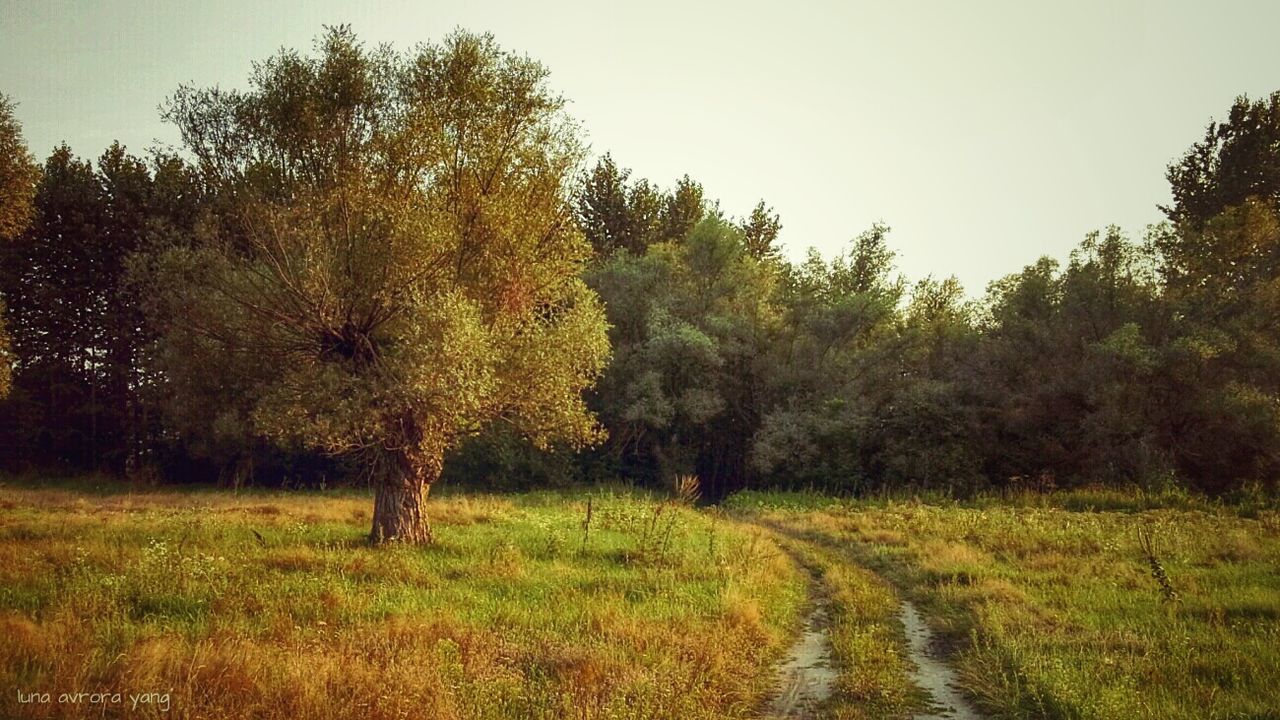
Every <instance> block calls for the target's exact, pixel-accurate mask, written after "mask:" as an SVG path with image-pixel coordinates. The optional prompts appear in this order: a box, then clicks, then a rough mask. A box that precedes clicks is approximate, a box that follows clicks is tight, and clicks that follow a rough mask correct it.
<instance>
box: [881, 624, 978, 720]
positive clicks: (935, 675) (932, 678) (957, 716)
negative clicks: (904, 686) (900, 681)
mask: <svg viewBox="0 0 1280 720" xmlns="http://www.w3.org/2000/svg"><path fill="white" fill-rule="evenodd" d="M900 616H901V618H902V624H903V626H905V627H906V629H907V647H908V651H909V656H910V659H911V662H913V663H915V665H916V670H915V672H914V673H912V676H911V679H912V680H914V681H915V683H916V685H919V686H920V687H922V688H924V690H925V691H926V692H928V693H929V695H930V701H931V704H932V705H933V708H932V709H931V710H930V711H929V712H927V713H922V714H918V715H914V716H912V720H982V715H980V714H978V711H977V710H975V709H974V707H973V705H971V704H970V703H969V701H968V700H966V699H965V698H964V696H963V695H961V694H960V691H959V690H958V689H957V687H958V686H957V683H956V673H955V670H953V669H952V668H951V666H950V665H948V664H947V663H945V662H943V661H942V660H940V659H939V658H938V657H937V656H936V655H935V654H934V644H933V631H931V630H930V629H929V626H928V625H926V624H925V622H924V618H923V617H921V616H920V611H919V610H917V609H916V606H915V605H912V604H911V603H909V602H906V601H905V600H904V601H903V603H902V610H901V611H900Z"/></svg>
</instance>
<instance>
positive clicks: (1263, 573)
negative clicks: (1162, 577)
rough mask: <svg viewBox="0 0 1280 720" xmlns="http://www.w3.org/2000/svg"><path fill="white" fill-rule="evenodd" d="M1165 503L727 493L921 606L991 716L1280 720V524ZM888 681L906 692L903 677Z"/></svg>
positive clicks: (742, 508)
mask: <svg viewBox="0 0 1280 720" xmlns="http://www.w3.org/2000/svg"><path fill="white" fill-rule="evenodd" d="M1090 493H1091V494H1090ZM1169 504H1171V505H1173V506H1174V507H1161V505H1160V503H1159V502H1157V501H1156V500H1155V499H1153V498H1151V497H1146V498H1134V497H1128V498H1126V497H1124V496H1123V494H1120V493H1113V492H1101V491H1088V492H1086V493H1080V492H1076V493H1062V494H1057V495H1044V496H1030V495H1027V496H1022V497H1020V498H1005V499H1000V500H994V499H992V498H978V499H975V500H973V501H970V502H967V503H957V502H951V501H941V502H938V503H936V504H933V503H922V502H916V501H911V502H903V501H895V500H889V499H882V500H878V501H869V502H855V501H850V500H835V499H831V498H823V497H821V496H814V495H806V494H777V495H765V494H759V493H753V494H745V495H742V496H739V497H736V498H734V499H733V500H732V502H731V506H732V507H734V508H735V509H736V510H737V511H738V512H739V513H744V514H749V515H752V516H757V517H761V518H764V519H767V520H768V521H771V522H774V523H777V524H779V525H780V526H782V527H785V528H789V529H790V530H791V531H792V532H796V533H804V534H805V537H806V538H807V540H808V541H809V543H810V544H811V545H812V546H813V547H815V548H818V549H820V551H821V552H825V553H828V554H829V555H835V556H837V557H838V558H839V559H840V561H844V562H848V563H851V564H852V565H854V566H856V567H861V568H869V569H872V570H874V571H876V572H877V573H878V574H879V575H880V576H882V577H884V578H887V579H888V580H889V581H890V582H891V583H892V585H893V586H894V587H895V588H896V589H897V591H898V592H899V593H902V594H904V595H906V596H908V597H910V598H911V599H912V600H914V601H916V602H917V603H919V604H920V605H921V607H922V608H924V609H925V610H926V612H927V613H928V614H929V615H930V616H931V617H932V618H933V621H934V622H933V624H934V626H935V630H937V631H939V632H940V633H942V635H943V637H944V638H945V639H946V640H947V641H948V642H949V644H950V645H951V646H952V647H953V648H954V649H955V652H956V662H957V664H958V666H959V669H960V672H961V676H962V678H963V679H964V681H965V684H966V686H967V689H968V690H969V692H970V693H971V694H972V695H973V696H974V697H975V699H976V700H977V701H978V702H979V704H980V705H981V706H982V707H984V708H985V709H987V710H988V711H989V712H990V713H991V714H992V715H993V716H995V717H1007V718H1027V717H1037V718H1081V719H1088V718H1098V719H1099V720H1101V719H1109V718H1152V719H1156V718H1159V719H1161V720H1164V719H1178V718H1186V719H1188V720H1191V719H1193V718H1195V719H1201V718H1204V719H1208V718H1256V719H1261V718H1276V717H1280V516H1277V514H1276V513H1275V511H1274V510H1268V509H1260V508H1259V507H1258V506H1257V505H1256V504H1255V505H1252V506H1250V507H1248V508H1245V509H1244V510H1243V511H1241V508H1238V507H1233V506H1229V505H1223V504H1221V503H1211V502H1208V501H1205V500H1201V499H1196V498H1189V497H1179V498H1175V499H1174V502H1171V503H1169ZM1100 507H1104V508H1111V509H1108V510H1098V509H1097V508H1100ZM1139 528H1144V529H1146V530H1147V531H1148V532H1151V533H1152V534H1153V535H1154V537H1155V538H1156V554H1157V556H1158V560H1159V562H1160V564H1161V566H1162V567H1163V568H1164V569H1165V571H1166V572H1167V575H1168V577H1169V580H1170V582H1171V583H1172V586H1173V589H1174V590H1175V591H1176V592H1177V593H1178V600H1177V601H1176V602H1168V601H1167V600H1166V599H1165V596H1164V594H1163V592H1162V590H1161V587H1160V585H1159V583H1158V582H1157V580H1156V579H1155V578H1154V577H1153V575H1152V568H1151V565H1150V563H1149V561H1148V559H1147V558H1146V556H1145V555H1144V553H1143V551H1142V549H1141V547H1140V543H1139V540H1138V531H1139ZM862 604H863V605H864V606H865V605H867V603H866V602H863V603H862ZM872 604H873V605H875V606H876V607H879V606H880V605H882V603H872ZM877 612H879V613H880V615H881V616H883V612H882V611H877ZM881 654H882V655H884V656H889V655H891V653H890V651H889V650H888V649H886V650H885V651H884V652H882V653H881ZM854 670H855V668H847V669H846V672H853V671H854ZM880 684H881V686H882V687H884V688H885V689H886V692H889V693H890V694H894V693H898V692H899V688H900V677H895V676H892V675H890V676H889V677H886V678H885V679H883V680H882V681H881V683H880Z"/></svg>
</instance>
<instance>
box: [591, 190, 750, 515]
mask: <svg viewBox="0 0 1280 720" xmlns="http://www.w3.org/2000/svg"><path fill="white" fill-rule="evenodd" d="M588 282H589V283H590V284H591V286H592V287H593V288H594V289H595V290H596V291H597V292H598V293H599V294H600V296H601V298H602V299H603V300H604V302H605V306H606V308H607V309H608V313H609V322H610V325H611V326H612V330H611V341H612V344H613V346H614V360H613V363H612V364H611V365H610V367H609V369H608V370H607V371H606V373H605V376H604V377H603V378H602V379H601V382H600V387H599V389H598V392H597V393H596V394H595V396H594V397H595V402H596V405H597V407H598V409H599V412H600V416H601V419H602V420H603V421H604V423H605V424H606V426H607V427H608V428H609V430H610V434H611V437H612V440H611V443H610V448H609V451H610V452H611V453H613V454H614V455H615V456H616V457H618V458H619V459H620V460H622V461H623V464H624V465H623V467H625V468H628V469H629V470H630V471H631V472H633V473H636V474H639V475H642V476H644V475H648V476H651V477H652V476H654V475H660V476H663V477H664V479H669V477H671V476H674V475H675V474H679V473H692V474H696V475H698V476H699V477H700V478H701V480H702V482H703V488H704V490H705V491H706V492H707V493H708V494H709V495H710V496H713V497H714V496H718V495H720V494H723V492H724V490H725V489H726V488H727V487H729V486H730V485H732V484H735V483H741V482H742V479H743V478H742V476H743V474H744V473H745V472H746V466H745V465H746V451H747V448H748V446H749V442H750V438H751V434H752V432H753V431H754V427H755V423H756V418H757V417H758V412H759V409H758V405H757V401H756V398H755V390H756V388H757V387H758V386H759V384H760V383H761V382H762V378H761V376H760V375H759V373H760V372H762V368H761V367H760V366H759V365H757V363H756V359H757V358H758V357H759V356H760V355H761V354H762V353H763V349H764V348H765V347H766V346H767V344H768V341H769V337H770V333H771V332H772V327H773V325H774V323H775V322H776V310H775V308H774V307H773V304H772V295H773V292H774V287H775V273H774V271H773V270H772V269H771V267H770V266H768V265H766V264H764V263H761V262H760V261H758V260H757V259H756V258H754V257H752V256H751V255H750V254H749V253H747V252H746V249H745V247H744V245H743V238H742V234H741V231H739V230H738V229H737V228H736V227H734V226H733V225H731V224H729V223H728V222H726V221H724V220H723V219H721V218H719V217H717V216H714V215H712V216H708V217H706V218H704V219H703V220H701V221H700V222H699V223H698V224H697V226H696V227H694V228H693V230H692V231H691V232H689V233H688V234H687V236H685V237H684V238H683V240H682V241H680V242H666V243H659V244H656V245H653V246H651V247H650V248H649V250H648V251H647V252H646V253H645V255H644V256H642V257H636V256H632V255H627V254H622V255H614V256H611V257H610V258H608V259H607V260H606V261H604V262H602V263H601V264H599V265H597V266H596V267H594V268H593V269H592V270H591V272H590V273H589V274H588Z"/></svg>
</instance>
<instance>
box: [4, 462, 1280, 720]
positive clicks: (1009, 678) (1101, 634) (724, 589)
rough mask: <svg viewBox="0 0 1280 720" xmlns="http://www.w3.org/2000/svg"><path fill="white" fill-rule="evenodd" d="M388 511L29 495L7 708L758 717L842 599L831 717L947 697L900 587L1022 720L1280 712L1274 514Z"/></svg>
mask: <svg viewBox="0 0 1280 720" xmlns="http://www.w3.org/2000/svg"><path fill="white" fill-rule="evenodd" d="M588 503H590V507H591V523H590V525H589V527H588V528H587V529H586V530H585V531H584V521H585V519H586V517H587V507H588ZM369 510H370V501H369V498H368V497H367V496H365V495H364V494H363V493H358V492H350V491H343V492H290V493H278V492H260V491H248V492H244V491H242V492H239V493H232V492H230V491H222V490H209V489H183V490H165V489H148V488H134V487H129V486H124V485H115V484H109V483H108V484H102V485H95V484H93V483H91V482H88V481H73V482H67V483H62V484H58V483H52V484H51V483H48V482H41V483H39V484H35V483H33V482H29V481H23V482H18V481H13V480H10V481H6V482H4V483H0V687H3V688H6V692H5V694H4V695H3V696H0V717H4V718H10V717H13V718H45V717H65V718H72V717H76V718H78V717H95V718H96V717H106V718H116V717H120V718H123V717H128V718H159V717H165V718H209V719H210V720H214V719H218V718H267V719H273V718H351V717H361V718H372V719H375V720H376V719H381V718H444V719H448V718H673V719H674V718H694V719H697V718H753V717H759V716H760V714H761V711H762V709H763V708H764V707H765V706H766V703H767V701H768V698H769V696H770V695H771V693H772V692H773V691H774V688H775V681H776V673H775V669H774V668H775V667H776V664H777V663H778V661H779V660H780V659H781V658H783V657H784V655H785V653H786V652H787V649H788V648H789V646H790V645H791V643H792V641H793V640H794V639H795V637H796V635H797V633H798V631H799V628H800V624H801V622H802V619H803V618H804V616H805V615H806V608H807V607H808V605H809V603H810V598H809V593H810V592H814V591H816V592H819V593H821V594H822V595H823V597H824V598H825V599H826V603H827V604H828V605H829V608H830V615H831V623H830V627H829V629H828V633H829V637H830V643H831V650H832V656H833V659H834V661H835V663H836V664H837V669H838V671H839V676H838V679H837V682H836V684H835V687H834V695H833V697H832V698H831V699H830V700H829V702H828V703H827V704H826V705H825V706H824V708H823V713H822V716H823V717H830V718H836V719H838V720H872V719H875V720H882V719H893V718H909V717H911V715H912V714H913V713H915V712H919V711H921V710H923V709H924V707H925V695H924V693H923V692H922V691H921V690H920V689H919V688H917V687H915V686H914V685H913V684H912V681H911V669H912V666H911V661H910V659H909V657H908V655H907V652H906V648H905V645H906V644H905V640H904V635H903V627H902V624H901V622H900V620H899V614H898V613H899V608H900V603H901V600H902V599H903V598H908V599H910V600H912V601H913V602H914V603H915V604H916V605H918V606H919V607H920V608H921V609H922V610H924V612H925V614H926V615H927V616H928V618H929V619H930V622H931V624H932V625H933V627H934V629H935V630H936V631H937V632H938V634H939V635H940V636H941V637H942V638H943V639H944V641H945V643H946V644H947V646H948V647H949V648H950V651H951V657H952V660H953V662H954V663H955V664H956V666H957V667H958V670H959V673H960V677H961V679H962V681H963V683H964V684H965V686H966V690H967V692H968V693H969V694H970V695H971V696H972V697H973V698H974V699H975V700H976V702H977V703H978V704H979V706H980V707H981V708H982V709H983V710H984V711H985V712H987V713H988V714H989V715H990V716H991V717H993V718H1055V719H1056V718H1063V719H1066V718H1071V719H1077V718H1078V719H1081V720H1085V719H1094V718H1096V719H1099V720H1101V719H1111V718H1152V719H1155V718H1161V719H1164V718H1171V719H1175V720H1177V719H1182V718H1185V719H1188V720H1189V719H1191V718H1197V719H1198V718H1240V719H1252V720H1261V719H1263V718H1277V717H1280V710H1278V708H1280V515H1277V514H1276V512H1275V511H1274V510H1268V509H1266V508H1257V507H1255V508H1242V507H1241V506H1223V505H1216V504H1211V503H1206V502H1203V501H1198V500H1195V499H1189V498H1178V497H1170V498H1160V499H1154V500H1153V499H1152V498H1150V497H1147V498H1138V497H1135V496H1130V495H1124V494H1105V493H1104V494H1099V495H1089V494H1087V493H1074V494H1069V495H1051V496H1032V495H1028V496H1022V497H1017V498H1004V499H1000V500H995V499H987V500H980V501H975V502H970V503H967V504H959V503H955V502H950V501H945V500H938V501H934V502H920V501H909V502H908V501H902V500H890V499H885V500H880V501H875V502H870V501H867V502H854V501H848V500H835V499H831V498H826V497H822V496H816V495H804V494H761V493H743V494H740V495H738V496H735V497H734V498H731V500H730V501H729V502H728V503H727V506H726V507H725V508H721V509H714V508H713V509H702V510H694V509H691V508H688V507H684V506H682V505H680V504H678V503H675V502H673V501H671V500H668V499H664V498H662V497H651V496H648V495H644V494H639V493H632V492H625V491H610V490H597V491H590V492H588V491H582V492H577V493H551V492H546V493H528V494H519V495H503V496H497V495H467V494H449V493H448V492H445V493H441V494H438V496H437V497H434V498H433V499H432V501H431V510H432V513H433V515H432V517H433V521H434V528H435V533H436V537H437V543H436V544H435V545H433V546H430V547H427V548H411V547H388V548H380V549H373V548H369V547H368V546H366V545H365V542H364V538H365V534H366V533H367V529H368V524H369ZM1140 534H1142V535H1145V537H1148V538H1150V539H1151V541H1152V542H1151V543H1150V544H1149V545H1147V546H1146V547H1147V549H1146V550H1144V545H1143V543H1142V542H1141V541H1140ZM1147 550H1153V551H1154V560H1155V563H1154V564H1153V563H1152V560H1153V554H1152V553H1151V552H1148V551H1147ZM1157 568H1158V571H1157ZM1157 576H1159V577H1157ZM1161 578H1163V580H1161ZM42 693H48V695H47V696H44V695H42ZM64 693H67V694H69V695H68V696H66V697H62V695H63V694H64ZM76 693H85V695H80V696H77V695H75V694H76ZM93 693H100V694H99V695H93Z"/></svg>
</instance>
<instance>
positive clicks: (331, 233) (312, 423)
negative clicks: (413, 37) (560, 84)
mask: <svg viewBox="0 0 1280 720" xmlns="http://www.w3.org/2000/svg"><path fill="white" fill-rule="evenodd" d="M546 79H547V71H546V70H545V69H544V68H543V67H542V66H541V65H539V64H537V63H536V62H533V61H531V60H528V59H526V58H522V57H519V56H516V55H513V54H511V53H508V52H505V51H503V50H501V49H500V48H499V47H498V46H497V44H496V43H495V42H494V40H493V39H492V38H491V37H489V36H482V35H473V34H469V33H465V32H458V33H455V34H454V35H451V36H450V37H448V38H446V39H445V40H444V41H443V42H442V43H440V44H438V45H423V46H420V47H418V48H416V49H415V50H414V51H413V52H411V53H407V54H402V53H397V52H395V51H393V50H391V49H390V48H387V47H379V48H376V49H372V50H370V49H366V48H364V47H363V46H362V45H361V44H360V43H359V42H358V41H357V39H356V38H355V37H354V35H353V34H352V33H351V32H350V31H349V30H348V29H346V28H334V29H331V30H329V31H328V32H327V33H326V34H325V35H324V37H323V38H322V39H321V40H320V42H319V43H318V47H317V53H316V54H315V55H314V56H310V57H308V56H304V55H301V54H299V53H296V52H293V51H283V52H281V53H280V54H278V55H276V56H275V57H272V58H270V59H268V60H267V61H265V62H262V63H259V64H257V65H256V66H255V71H254V74H253V77H252V79H251V86H252V89H251V90H249V91H247V92H229V91H223V90H218V89H212V90H203V89H195V88H189V87H184V88H182V89H181V90H179V91H178V93H177V94H176V95H175V96H174V97H173V98H172V99H171V101H170V102H169V104H168V106H167V109H166V117H167V118H169V119H170V120H171V121H173V122H174V123H176V124H177V125H178V127H179V129H180V130H181V132H182V136H183V139H184V141H185V143H186V145H187V147H188V149H189V150H190V152H191V154H192V155H193V156H194V157H195V159H196V165H197V168H198V170H199V173H200V176H201V178H202V180H203V182H205V183H206V184H207V185H208V187H209V188H210V192H211V193H212V194H213V196H214V199H213V200H212V202H211V208H210V212H209V217H208V218H207V219H206V220H205V221H204V222H202V223H201V225H200V227H199V228H198V233H197V235H196V238H195V240H194V241H193V242H188V243H178V244H176V245H175V246H173V247H170V248H168V249H166V250H164V251H163V252H162V253H161V255H160V256H159V257H158V258H157V259H156V260H155V263H154V272H155V282H154V285H153V287H154V288H155V292H156V295H155V298H154V316H155V317H156V318H157V319H158V322H159V323H160V327H161V328H162V333H163V337H164V339H163V343H164V344H166V345H169V346H171V347H172V348H173V350H170V351H168V352H165V353H163V354H162V358H166V359H167V360H168V361H167V362H165V363H164V365H163V370H164V372H165V373H166V374H167V375H169V376H171V377H174V378H175V379H176V383H175V388H185V387H188V386H189V385H190V384H191V381H189V380H187V379H186V378H188V377H189V376H190V375H192V374H197V375H203V374H208V373H213V374H216V375H218V376H228V377H231V378H234V379H235V382H236V383H237V390H238V392H239V393H241V397H242V398H243V402H245V403H246V404H247V416H246V418H245V419H246V421H247V422H249V423H251V425H252V429H253V431H254V432H255V433H257V434H261V435H264V436H267V437H269V438H272V439H274V440H276V441H277V442H280V443H282V444H297V445H300V446H310V447H316V448H320V449H322V450H324V451H326V452H329V453H341V454H357V455H358V456H359V457H360V458H361V462H362V464H363V465H364V467H365V468H366V469H367V471H368V472H369V473H371V474H372V476H373V477H374V480H375V483H376V486H377V488H378V491H379V498H378V500H377V504H376V507H375V514H374V523H373V530H372V535H373V538H374V539H375V540H384V539H401V540H409V541H423V540H426V539H427V538H428V534H427V533H428V531H427V525H426V522H425V517H424V516H423V514H422V509H421V503H422V500H423V499H424V497H425V488H426V487H427V486H429V485H430V483H431V482H433V481H434V480H435V479H436V478H437V477H438V476H439V474H440V472H441V466H442V462H443V458H444V454H445V451H446V450H448V449H449V448H450V447H451V446H453V445H454V444H455V443H456V442H457V441H458V440H459V439H460V438H462V437H464V436H467V435H469V434H474V433H476V432H478V431H480V430H481V429H483V428H484V427H485V426H486V425H487V424H489V423H492V422H505V423H509V424H511V425H513V426H515V427H517V428H519V430H520V431H521V432H522V433H524V434H525V435H526V436H527V437H529V438H530V439H532V440H533V442H535V443H538V444H546V443H547V442H549V441H550V440H552V439H555V438H565V439H568V440H570V441H573V442H577V443H589V442H591V441H593V440H595V439H596V438H597V437H599V431H598V429H597V426H596V423H595V421H594V419H593V418H592V416H591V415H590V414H589V413H588V412H587V410H586V407H585V405H584V402H583V399H582V397H581V391H582V390H583V389H584V388H586V387H587V386H589V385H590V384H591V383H592V381H593V380H594V379H595V377H596V376H597V375H598V374H599V372H600V371H601V369H602V368H603V366H604V363H605V360H606V358H607V356H608V341H607V337H606V334H605V324H604V318H603V312H602V310H601V307H600V305H599V303H598V301H597V300H596V298H595V296H594V294H593V293H592V292H591V291H590V290H588V289H587V287H586V286H585V285H584V283H583V282H582V281H581V280H580V279H579V277H578V273H579V271H580V269H581V266H582V264H583V262H584V261H585V260H586V259H587V257H588V256H589V254H590V247H589V246H588V245H587V243H586V242H585V240H584V239H583V236H582V234H581V232H580V231H579V230H578V229H577V226H576V225H575V224H574V222H573V217H572V214H571V198H570V196H569V192H570V185H569V183H570V180H571V178H572V177H573V174H574V173H575V171H576V169H577V167H578V165H579V163H580V160H581V157H582V150H581V147H580V145H579V143H578V140H577V131H576V127H575V126H574V125H573V123H572V122H571V121H570V120H569V119H568V118H567V117H566V116H565V115H564V113H563V111H562V108H563V105H564V103H563V100H561V99H560V98H559V97H558V96H556V95H554V94H552V93H551V92H550V90H549V89H548V87H547V83H546ZM175 350H176V351H177V352H176V353H175V352H174V351H175Z"/></svg>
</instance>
